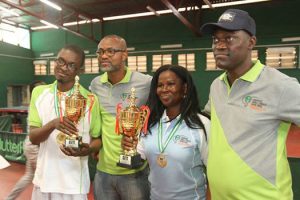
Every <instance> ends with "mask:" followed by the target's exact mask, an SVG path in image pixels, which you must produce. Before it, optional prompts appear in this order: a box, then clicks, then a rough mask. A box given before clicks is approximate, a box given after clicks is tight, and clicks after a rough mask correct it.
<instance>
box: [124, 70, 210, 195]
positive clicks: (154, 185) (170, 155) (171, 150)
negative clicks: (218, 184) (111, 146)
mask: <svg viewBox="0 0 300 200" xmlns="http://www.w3.org/2000/svg"><path fill="white" fill-rule="evenodd" d="M147 105H148V106H149V108H150V111H151V113H150V117H149V122H148V124H149V127H148V128H149V132H148V134H147V135H145V136H142V137H141V138H140V141H139V143H138V147H137V149H138V152H139V153H140V154H141V156H142V157H143V158H144V159H146V160H147V161H148V163H149V167H150V174H149V181H150V183H151V196H150V198H151V199H152V200H170V199H172V200H204V199H206V177H205V174H204V171H205V170H204V168H205V166H204V165H205V163H206V157H207V136H208V132H209V126H210V124H209V123H210V122H209V119H208V118H206V117H205V116H203V115H202V113H201V112H200V108H199V101H198V97H197V92H196V88H195V85H194V83H193V80H192V77H191V75H190V74H189V72H188V71H187V70H186V68H184V67H181V66H175V65H164V66H162V67H160V68H159V69H158V70H157V71H156V72H155V74H154V76H153V79H152V82H151V88H150V93H149V97H148V102H147ZM131 141H132V140H131V138H128V137H124V139H123V142H122V145H123V148H125V149H130V148H132V142H131Z"/></svg>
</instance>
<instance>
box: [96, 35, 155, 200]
mask: <svg viewBox="0 0 300 200" xmlns="http://www.w3.org/2000/svg"><path fill="white" fill-rule="evenodd" d="M96 53H97V55H98V61H99V66H100V69H101V71H103V72H105V73H104V74H103V75H101V76H98V77H96V78H95V79H94V80H93V81H92V82H91V86H90V89H91V91H92V92H93V93H94V94H96V95H97V96H98V98H99V103H100V113H101V116H102V120H101V126H102V128H101V138H102V148H101V149H100V153H99V162H98V165H97V173H96V175H95V179H94V192H95V200H100V199H101V200H104V199H105V200H124V199H126V200H146V199H149V183H148V169H147V168H146V165H147V163H143V165H142V166H139V165H138V163H137V166H135V165H136V163H135V161H133V160H135V159H134V158H135V157H134V158H132V161H133V162H128V163H126V162H125V161H126V159H125V158H131V156H130V155H129V156H128V155H124V152H123V151H122V148H121V139H122V135H118V134H117V133H116V131H115V127H116V115H117V109H116V107H117V105H122V108H126V107H128V106H129V104H130V98H129V97H130V94H131V89H132V88H135V98H136V101H135V103H136V106H137V107H140V106H141V105H143V104H145V103H146V99H147V97H148V93H149V89H150V82H151V76H149V75H144V74H141V73H139V72H131V71H130V70H129V69H128V68H126V67H125V62H126V60H127V56H128V53H127V46H126V42H125V40H124V39H123V38H121V37H119V36H117V35H108V36H106V37H104V38H103V39H102V40H101V41H100V43H99V44H98V50H97V52H96ZM120 103H121V104H120ZM132 130H134V129H132ZM134 131H135V130H134ZM135 167H137V168H135Z"/></svg>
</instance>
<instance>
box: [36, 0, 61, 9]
mask: <svg viewBox="0 0 300 200" xmlns="http://www.w3.org/2000/svg"><path fill="white" fill-rule="evenodd" d="M40 1H41V2H43V3H44V4H46V5H48V6H50V7H52V8H54V9H56V10H59V11H61V10H62V8H61V7H60V6H59V5H57V4H55V3H52V2H51V1H48V0H40Z"/></svg>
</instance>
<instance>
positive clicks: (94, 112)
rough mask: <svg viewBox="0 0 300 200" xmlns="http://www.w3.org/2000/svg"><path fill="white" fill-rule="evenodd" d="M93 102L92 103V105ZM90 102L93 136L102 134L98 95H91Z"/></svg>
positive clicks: (91, 131)
mask: <svg viewBox="0 0 300 200" xmlns="http://www.w3.org/2000/svg"><path fill="white" fill-rule="evenodd" d="M91 103H92V105H91ZM89 104H90V105H91V111H90V112H91V113H90V115H91V116H90V117H91V124H90V134H91V136H92V137H93V138H97V137H99V136H100V130H101V114H100V108H99V101H98V98H97V96H96V95H94V94H93V95H91V96H90V97H89Z"/></svg>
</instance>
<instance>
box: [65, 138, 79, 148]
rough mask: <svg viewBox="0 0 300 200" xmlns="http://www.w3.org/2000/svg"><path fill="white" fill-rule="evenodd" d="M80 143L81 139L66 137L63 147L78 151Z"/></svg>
mask: <svg viewBox="0 0 300 200" xmlns="http://www.w3.org/2000/svg"><path fill="white" fill-rule="evenodd" d="M81 143H82V141H81V137H76V138H72V137H67V138H66V140H65V147H70V148H74V149H79V148H80V145H81Z"/></svg>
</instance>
